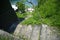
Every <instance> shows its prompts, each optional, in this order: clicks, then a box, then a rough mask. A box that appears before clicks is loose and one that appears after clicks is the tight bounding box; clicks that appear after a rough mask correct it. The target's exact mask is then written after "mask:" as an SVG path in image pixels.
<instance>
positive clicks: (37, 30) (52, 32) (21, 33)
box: [14, 24, 60, 40]
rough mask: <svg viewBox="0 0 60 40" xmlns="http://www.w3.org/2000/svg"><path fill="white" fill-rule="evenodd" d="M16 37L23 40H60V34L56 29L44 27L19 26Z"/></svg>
mask: <svg viewBox="0 0 60 40" xmlns="http://www.w3.org/2000/svg"><path fill="white" fill-rule="evenodd" d="M14 35H15V36H17V37H19V38H21V39H23V40H60V34H59V32H58V31H57V29H55V28H54V27H49V26H47V25H45V24H42V25H34V26H32V25H28V26H27V25H20V24H19V25H18V26H17V28H16V30H15V32H14Z"/></svg>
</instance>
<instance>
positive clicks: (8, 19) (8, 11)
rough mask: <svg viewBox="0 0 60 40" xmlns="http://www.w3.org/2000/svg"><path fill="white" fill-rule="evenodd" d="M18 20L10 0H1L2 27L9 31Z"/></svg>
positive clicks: (0, 23)
mask: <svg viewBox="0 0 60 40" xmlns="http://www.w3.org/2000/svg"><path fill="white" fill-rule="evenodd" d="M17 20H18V18H17V16H16V14H15V12H14V10H13V9H12V7H11V4H10V2H9V0H0V29H3V30H5V31H7V29H9V28H10V26H11V25H12V24H13V23H14V22H16V21H17Z"/></svg>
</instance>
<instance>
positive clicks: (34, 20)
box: [20, 0, 60, 26]
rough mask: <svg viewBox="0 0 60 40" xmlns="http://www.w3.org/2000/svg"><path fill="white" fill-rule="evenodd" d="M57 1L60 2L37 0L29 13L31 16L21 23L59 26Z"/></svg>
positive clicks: (55, 0) (59, 9)
mask: <svg viewBox="0 0 60 40" xmlns="http://www.w3.org/2000/svg"><path fill="white" fill-rule="evenodd" d="M59 2H60V1H59V0H38V5H37V6H35V8H34V11H33V12H32V13H31V15H33V16H32V17H31V18H29V19H27V20H24V21H23V22H22V23H23V24H41V23H43V24H47V25H50V26H60V8H59V7H60V3H59ZM25 14H26V13H25ZM21 15H22V14H21ZM21 15H20V16H21ZM25 16H26V15H25Z"/></svg>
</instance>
